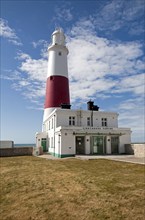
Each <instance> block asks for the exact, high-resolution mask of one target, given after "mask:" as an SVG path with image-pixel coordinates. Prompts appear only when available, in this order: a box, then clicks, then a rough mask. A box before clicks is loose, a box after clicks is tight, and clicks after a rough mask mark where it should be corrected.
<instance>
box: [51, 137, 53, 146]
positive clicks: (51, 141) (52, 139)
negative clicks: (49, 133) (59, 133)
mask: <svg viewBox="0 0 145 220" xmlns="http://www.w3.org/2000/svg"><path fill="white" fill-rule="evenodd" d="M51 148H53V137H52V138H51Z"/></svg>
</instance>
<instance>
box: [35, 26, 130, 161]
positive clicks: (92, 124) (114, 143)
mask: <svg viewBox="0 0 145 220" xmlns="http://www.w3.org/2000/svg"><path fill="white" fill-rule="evenodd" d="M67 55H68V49H67V47H66V45H65V36H64V33H63V31H62V30H61V29H57V30H55V31H54V32H53V33H52V42H51V45H49V47H48V56H49V60H48V72H47V82H46V97H45V106H44V116H43V126H42V132H37V133H36V135H35V138H36V149H35V150H36V151H35V154H36V155H38V154H41V153H42V151H43V152H46V151H47V152H49V154H52V155H53V156H55V157H60V158H63V157H72V156H75V155H77V154H78V155H89V154H90V155H96V154H99V155H102V154H124V153H125V152H126V151H125V149H126V148H125V145H126V144H127V145H130V143H131V130H130V128H119V127H118V113H117V112H105V111H100V110H99V107H98V106H97V105H94V102H93V101H91V100H90V101H89V102H87V110H84V109H70V97H69V80H68V66H67Z"/></svg>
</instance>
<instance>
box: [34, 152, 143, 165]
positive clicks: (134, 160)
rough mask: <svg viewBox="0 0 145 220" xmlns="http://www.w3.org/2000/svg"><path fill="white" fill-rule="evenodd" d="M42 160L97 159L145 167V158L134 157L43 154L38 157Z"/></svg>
mask: <svg viewBox="0 0 145 220" xmlns="http://www.w3.org/2000/svg"><path fill="white" fill-rule="evenodd" d="M38 157H40V158H45V159H47V160H64V159H70V158H76V159H80V160H94V159H95V160H96V159H107V160H115V161H121V162H128V163H137V164H143V165H145V157H135V156H134V155H104V156H101V155H97V156H96V155H95V156H94V155H76V156H75V157H65V158H57V157H54V156H52V155H50V154H43V155H40V156H38Z"/></svg>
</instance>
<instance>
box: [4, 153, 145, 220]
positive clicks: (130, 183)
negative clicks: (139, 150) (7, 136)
mask: <svg viewBox="0 0 145 220" xmlns="http://www.w3.org/2000/svg"><path fill="white" fill-rule="evenodd" d="M144 177H145V169H144V166H143V165H137V164H129V163H121V162H115V161H108V160H101V159H99V160H78V159H64V160H46V159H42V158H37V157H31V156H30V157H9V158H1V203H0V219H1V220H62V219H63V220H94V219H99V220H100V219H102V220H104V219H111V220H119V219H129V220H139V219H140V220H143V219H144V214H145V212H144V207H145V182H144Z"/></svg>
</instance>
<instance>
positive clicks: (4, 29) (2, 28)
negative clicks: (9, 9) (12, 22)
mask: <svg viewBox="0 0 145 220" xmlns="http://www.w3.org/2000/svg"><path fill="white" fill-rule="evenodd" d="M0 36H2V37H4V38H7V39H8V41H9V42H12V43H13V44H15V45H18V46H20V45H22V43H21V41H20V39H19V38H18V36H17V35H16V32H15V30H14V29H12V28H10V27H9V25H8V22H7V21H6V20H5V19H2V18H0Z"/></svg>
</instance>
